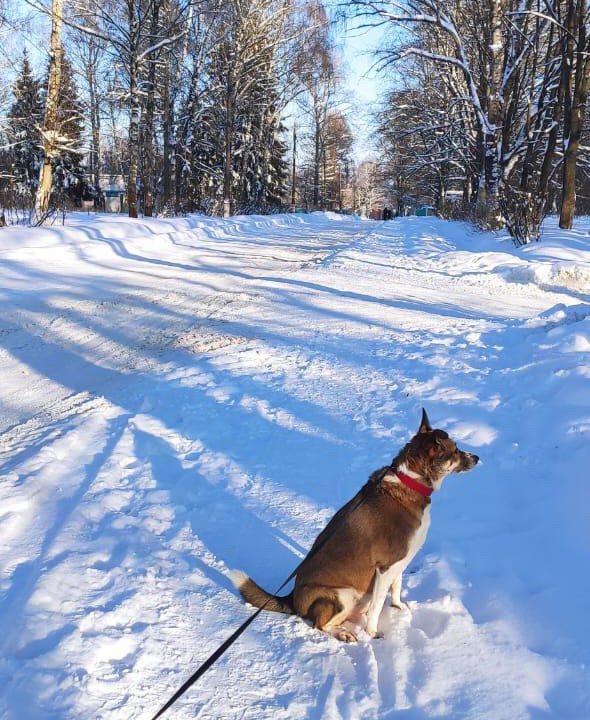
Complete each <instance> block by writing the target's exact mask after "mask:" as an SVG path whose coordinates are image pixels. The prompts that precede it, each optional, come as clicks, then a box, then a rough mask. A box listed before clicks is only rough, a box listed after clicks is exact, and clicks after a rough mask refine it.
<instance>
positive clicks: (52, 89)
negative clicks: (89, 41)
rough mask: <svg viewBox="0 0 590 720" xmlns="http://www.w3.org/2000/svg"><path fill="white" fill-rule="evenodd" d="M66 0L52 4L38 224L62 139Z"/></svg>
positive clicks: (37, 207)
mask: <svg viewBox="0 0 590 720" xmlns="http://www.w3.org/2000/svg"><path fill="white" fill-rule="evenodd" d="M62 15H63V0H53V3H52V6H51V42H50V51H49V52H50V55H49V82H48V86H47V103H46V105H45V120H44V122H43V131H42V133H41V135H42V138H43V164H42V165H41V170H40V173H39V187H38V188H37V197H36V198H35V223H37V224H40V223H42V222H43V221H44V220H45V218H46V216H47V212H48V210H49V199H50V197H51V180H52V165H51V161H52V158H53V156H54V154H55V152H56V151H57V141H58V127H57V122H58V117H57V110H58V101H59V86H60V83H61V59H62V52H63V51H62V46H61V26H62Z"/></svg>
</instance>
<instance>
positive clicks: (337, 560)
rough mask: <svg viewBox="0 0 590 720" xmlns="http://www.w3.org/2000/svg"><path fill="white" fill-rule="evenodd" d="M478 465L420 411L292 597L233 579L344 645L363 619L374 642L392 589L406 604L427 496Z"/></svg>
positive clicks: (333, 526) (337, 522)
mask: <svg viewBox="0 0 590 720" xmlns="http://www.w3.org/2000/svg"><path fill="white" fill-rule="evenodd" d="M478 460H479V458H478V457H477V455H473V454H471V453H468V452H464V451H463V450H459V448H458V447H457V445H456V444H455V443H454V442H453V440H451V438H450V437H449V436H448V435H447V433H446V432H444V430H433V429H432V428H431V427H430V422H429V420H428V416H427V415H426V411H425V410H423V411H422V422H421V423H420V428H419V430H418V432H417V433H416V435H414V437H413V438H412V439H411V440H410V442H409V443H408V444H407V445H406V446H405V447H404V448H403V449H402V450H401V452H400V453H399V455H398V456H397V457H396V458H395V459H394V460H393V462H392V463H391V465H390V466H389V467H385V468H381V469H380V470H377V471H376V472H374V473H373V474H372V475H371V477H370V478H369V480H368V481H367V483H366V484H365V485H364V486H363V487H362V488H361V490H360V491H359V493H357V495H356V496H355V497H354V498H353V499H352V500H350V501H349V502H348V503H347V504H346V505H345V506H344V507H343V508H341V509H340V510H339V511H338V512H337V513H336V514H335V515H334V517H333V518H332V519H331V520H330V522H329V523H328V525H327V526H326V527H325V528H324V530H323V531H322V532H321V533H320V534H319V535H318V537H317V539H316V541H315V543H314V545H313V547H312V549H311V550H310V552H309V554H308V556H307V557H306V558H305V560H304V561H303V563H302V565H301V567H300V568H299V570H298V571H297V576H296V578H295V587H294V589H293V591H292V592H291V593H290V594H289V595H286V596H284V597H279V596H277V595H270V594H269V593H267V592H266V591H265V590H263V589H262V588H261V587H259V586H258V585H256V583H255V582H254V581H253V580H251V579H250V578H249V577H248V576H246V575H244V574H243V573H233V575H232V579H233V581H234V582H235V584H236V586H237V587H238V589H239V591H240V593H241V594H242V597H243V598H244V599H245V600H246V601H247V602H249V603H251V604H252V605H254V606H256V607H261V606H262V605H263V604H265V603H266V609H267V610H273V611H275V612H283V613H288V614H293V613H295V614H297V615H299V616H301V617H302V618H307V619H308V620H311V622H312V623H313V626H314V627H315V628H319V629H320V630H323V631H324V632H327V633H329V634H331V635H333V636H334V637H336V638H338V639H339V640H345V641H349V642H350V641H354V640H356V636H355V635H354V633H352V632H351V631H350V630H349V629H347V628H344V627H342V623H344V622H345V621H346V620H355V621H357V622H358V619H359V618H360V616H361V615H363V614H366V631H367V633H368V634H369V635H370V636H371V637H376V636H377V621H378V619H379V615H380V614H381V610H382V609H383V605H384V604H385V597H386V595H387V591H388V590H389V589H391V604H392V606H393V607H396V608H399V609H402V608H403V607H404V604H403V603H402V601H401V599H400V592H401V586H402V573H403V572H404V570H405V569H406V568H407V566H408V565H409V563H410V562H411V561H412V559H413V558H414V556H415V555H416V553H417V552H418V550H420V548H421V547H422V545H423V544H424V541H425V539H426V534H427V532H428V528H429V526H430V495H431V494H432V492H433V491H434V490H438V488H439V487H440V485H441V483H442V481H443V479H444V478H445V477H446V476H447V475H448V474H450V473H457V472H463V471H466V470H471V468H473V467H474V466H475V465H476V463H477V462H478ZM351 508H352V510H351ZM326 538H328V539H326Z"/></svg>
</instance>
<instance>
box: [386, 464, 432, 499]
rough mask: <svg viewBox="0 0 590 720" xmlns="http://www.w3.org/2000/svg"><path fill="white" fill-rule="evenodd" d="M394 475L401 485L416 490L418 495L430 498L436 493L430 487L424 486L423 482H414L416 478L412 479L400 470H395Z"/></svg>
mask: <svg viewBox="0 0 590 720" xmlns="http://www.w3.org/2000/svg"><path fill="white" fill-rule="evenodd" d="M394 473H395V475H396V477H397V478H398V480H399V481H400V482H401V483H403V484H404V485H405V486H406V487H409V488H410V489H411V490H415V491H416V492H417V493H420V495H424V496H425V497H430V496H431V495H432V493H433V492H434V490H433V489H432V488H431V487H428V486H427V485H422V483H421V482H418V481H417V480H414V478H411V477H410V476H409V475H405V474H404V473H403V472H400V471H399V470H394Z"/></svg>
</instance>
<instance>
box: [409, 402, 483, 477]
mask: <svg viewBox="0 0 590 720" xmlns="http://www.w3.org/2000/svg"><path fill="white" fill-rule="evenodd" d="M478 461H479V457H478V456H477V455H474V454H473V453H469V452H465V451H464V450H460V449H459V448H458V447H457V444H456V443H455V442H454V440H452V439H451V438H450V437H449V436H448V434H447V433H446V432H445V431H444V430H436V429H435V430H433V429H432V427H431V425H430V421H429V420H428V415H427V414H426V410H424V409H423V410H422V421H421V423H420V427H419V428H418V432H417V433H416V434H415V435H414V437H413V438H412V439H411V440H410V442H409V443H408V444H407V445H406V446H405V448H404V449H403V450H402V451H401V453H400V454H399V455H398V457H397V467H400V465H401V464H404V465H405V466H406V467H407V469H408V470H411V471H413V472H414V473H417V474H418V475H419V476H420V477H421V478H424V480H426V481H427V482H428V483H429V484H430V485H431V486H432V487H433V488H435V489H436V488H438V487H439V486H440V484H441V482H442V481H443V479H444V478H445V477H446V476H447V475H450V474H451V473H460V472H466V471H467V470H471V469H472V468H473V467H475V466H476V465H477V463H478Z"/></svg>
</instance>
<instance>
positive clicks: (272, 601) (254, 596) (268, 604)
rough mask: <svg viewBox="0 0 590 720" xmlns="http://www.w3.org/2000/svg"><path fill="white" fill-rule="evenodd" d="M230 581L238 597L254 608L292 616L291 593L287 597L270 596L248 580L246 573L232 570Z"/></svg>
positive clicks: (293, 612)
mask: <svg viewBox="0 0 590 720" xmlns="http://www.w3.org/2000/svg"><path fill="white" fill-rule="evenodd" d="M230 579H231V581H232V582H233V584H234V585H235V586H236V587H237V588H238V590H239V591H240V595H241V596H242V597H243V598H244V600H245V601H246V602H249V603H250V605H254V607H257V608H259V607H262V606H263V605H264V609H265V610H271V611H272V612H280V613H285V614H286V615H294V614H295V610H294V609H293V605H292V596H293V593H289V595H284V596H282V597H281V596H279V595H271V594H270V593H267V592H266V590H263V589H262V588H261V587H260V586H259V585H257V584H256V583H255V582H254V580H252V579H250V578H249V577H248V576H247V575H246V573H243V572H241V571H240V570H233V571H232V572H231V573H230Z"/></svg>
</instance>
